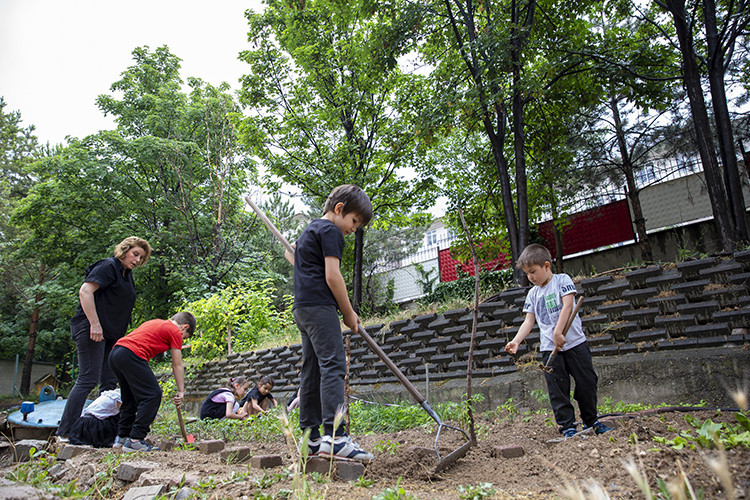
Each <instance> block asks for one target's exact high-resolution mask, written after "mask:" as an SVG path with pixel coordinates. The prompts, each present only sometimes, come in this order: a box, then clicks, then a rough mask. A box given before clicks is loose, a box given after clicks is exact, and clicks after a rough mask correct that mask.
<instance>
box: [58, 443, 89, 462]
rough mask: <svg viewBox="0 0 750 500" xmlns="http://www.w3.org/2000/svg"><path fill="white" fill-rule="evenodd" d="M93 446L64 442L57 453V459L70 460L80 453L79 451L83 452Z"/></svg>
mask: <svg viewBox="0 0 750 500" xmlns="http://www.w3.org/2000/svg"><path fill="white" fill-rule="evenodd" d="M92 449H93V448H91V446H80V445H76V444H66V445H65V446H63V448H62V450H60V452H59V453H58V454H57V459H58V460H70V459H71V458H73V457H75V456H78V455H80V454H81V453H85V452H87V451H91V450H92Z"/></svg>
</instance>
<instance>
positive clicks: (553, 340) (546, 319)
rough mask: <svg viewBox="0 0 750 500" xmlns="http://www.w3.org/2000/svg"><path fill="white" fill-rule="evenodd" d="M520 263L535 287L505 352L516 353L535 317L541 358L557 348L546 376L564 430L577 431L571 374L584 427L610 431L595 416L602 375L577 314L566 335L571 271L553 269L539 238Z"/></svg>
mask: <svg viewBox="0 0 750 500" xmlns="http://www.w3.org/2000/svg"><path fill="white" fill-rule="evenodd" d="M516 267H517V268H519V269H522V270H523V272H524V273H526V276H527V277H528V279H529V281H530V282H531V283H532V284H533V285H535V286H534V287H532V288H531V290H529V293H528V294H527V295H526V301H525V303H524V306H523V312H525V313H526V319H525V320H524V322H523V324H522V325H521V326H520V328H519V329H518V333H516V336H515V337H514V338H513V340H511V341H510V342H508V343H507V344H506V346H505V351H506V352H509V353H510V354H515V353H516V352H517V351H518V345H519V344H520V342H522V341H523V339H525V338H526V336H527V335H528V334H529V332H531V329H532V328H533V326H534V322H536V323H537V324H538V325H539V331H540V334H539V338H540V344H541V347H540V350H541V352H542V362H543V363H546V362H547V359H549V356H550V354H551V353H552V350H553V349H554V348H555V346H557V347H558V349H559V352H558V354H557V356H556V357H555V358H553V359H552V361H551V363H550V368H551V373H550V372H547V373H545V375H544V378H545V379H546V381H547V392H548V393H549V400H550V404H551V405H552V412H553V413H554V414H555V421H556V422H557V425H558V426H559V429H560V433H561V434H562V435H563V436H565V437H571V436H573V435H574V434H575V433H576V432H577V431H578V424H577V423H576V422H575V410H574V408H573V404H572V403H571V401H570V377H573V380H575V390H574V392H573V397H574V398H575V400H576V401H577V402H578V407H579V409H580V412H581V420H583V424H584V426H583V428H584V429H586V428H589V427H593V428H594V431H595V432H596V433H597V434H602V433H604V432H607V431H610V430H612V428H611V427H608V426H606V425H604V424H603V423H601V422H599V420H597V410H596V384H597V381H598V378H597V376H596V372H595V371H594V364H593V362H592V359H591V352H590V351H589V346H588V342H586V335H585V334H584V333H583V328H582V326H581V318H580V317H578V315H576V317H575V319H574V320H573V324H572V325H571V327H570V330H568V334H567V337H566V336H563V330H564V329H565V324H566V323H567V321H568V318H570V314H571V313H572V312H573V304H574V302H575V294H576V287H575V285H574V284H573V280H571V279H570V276H568V275H567V274H554V273H552V255H551V254H550V252H549V250H547V248H545V247H544V246H543V245H539V244H537V243H534V244H531V245H529V246H527V247H526V248H524V250H523V252H521V255H520V256H519V257H518V263H517V264H516Z"/></svg>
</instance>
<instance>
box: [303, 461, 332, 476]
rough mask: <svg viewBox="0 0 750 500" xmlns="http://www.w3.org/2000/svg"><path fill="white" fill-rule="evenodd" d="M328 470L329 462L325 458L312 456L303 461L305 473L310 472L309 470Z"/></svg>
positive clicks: (324, 471) (319, 472)
mask: <svg viewBox="0 0 750 500" xmlns="http://www.w3.org/2000/svg"><path fill="white" fill-rule="evenodd" d="M329 470H331V462H330V460H326V459H325V458H320V457H313V458H311V459H309V460H308V461H307V463H305V474H310V473H311V472H317V473H318V474H328V471H329Z"/></svg>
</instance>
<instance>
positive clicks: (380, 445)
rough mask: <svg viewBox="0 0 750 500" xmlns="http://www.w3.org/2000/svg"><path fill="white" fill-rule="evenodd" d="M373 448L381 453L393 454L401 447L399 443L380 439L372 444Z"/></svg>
mask: <svg viewBox="0 0 750 500" xmlns="http://www.w3.org/2000/svg"><path fill="white" fill-rule="evenodd" d="M373 448H374V449H375V450H376V451H379V452H381V453H388V454H390V455H395V454H396V453H397V452H398V450H399V448H401V443H394V442H393V441H391V440H390V439H381V440H379V441H378V442H376V443H375V446H373Z"/></svg>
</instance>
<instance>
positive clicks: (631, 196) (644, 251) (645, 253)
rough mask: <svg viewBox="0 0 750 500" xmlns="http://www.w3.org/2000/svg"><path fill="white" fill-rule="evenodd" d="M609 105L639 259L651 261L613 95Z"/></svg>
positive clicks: (638, 193)
mask: <svg viewBox="0 0 750 500" xmlns="http://www.w3.org/2000/svg"><path fill="white" fill-rule="evenodd" d="M609 106H610V109H611V110H612V117H613V119H614V122H615V135H616V137H617V145H618V147H619V149H620V158H622V172H623V174H624V175H625V183H626V184H627V187H628V192H627V196H628V200H630V206H631V207H632V208H633V219H634V221H633V222H635V232H636V234H637V235H638V243H639V245H640V247H641V259H643V262H651V261H653V260H654V257H653V253H652V252H651V242H650V241H649V239H648V234H646V219H645V218H644V217H643V208H642V207H641V199H640V196H639V195H640V191H639V190H638V189H637V188H636V185H635V175H634V173H633V163H632V162H631V161H630V152H629V151H628V144H627V141H625V131H624V130H623V128H622V119H621V118H620V108H619V106H618V102H617V98H616V97H615V96H612V97H610V100H609Z"/></svg>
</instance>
